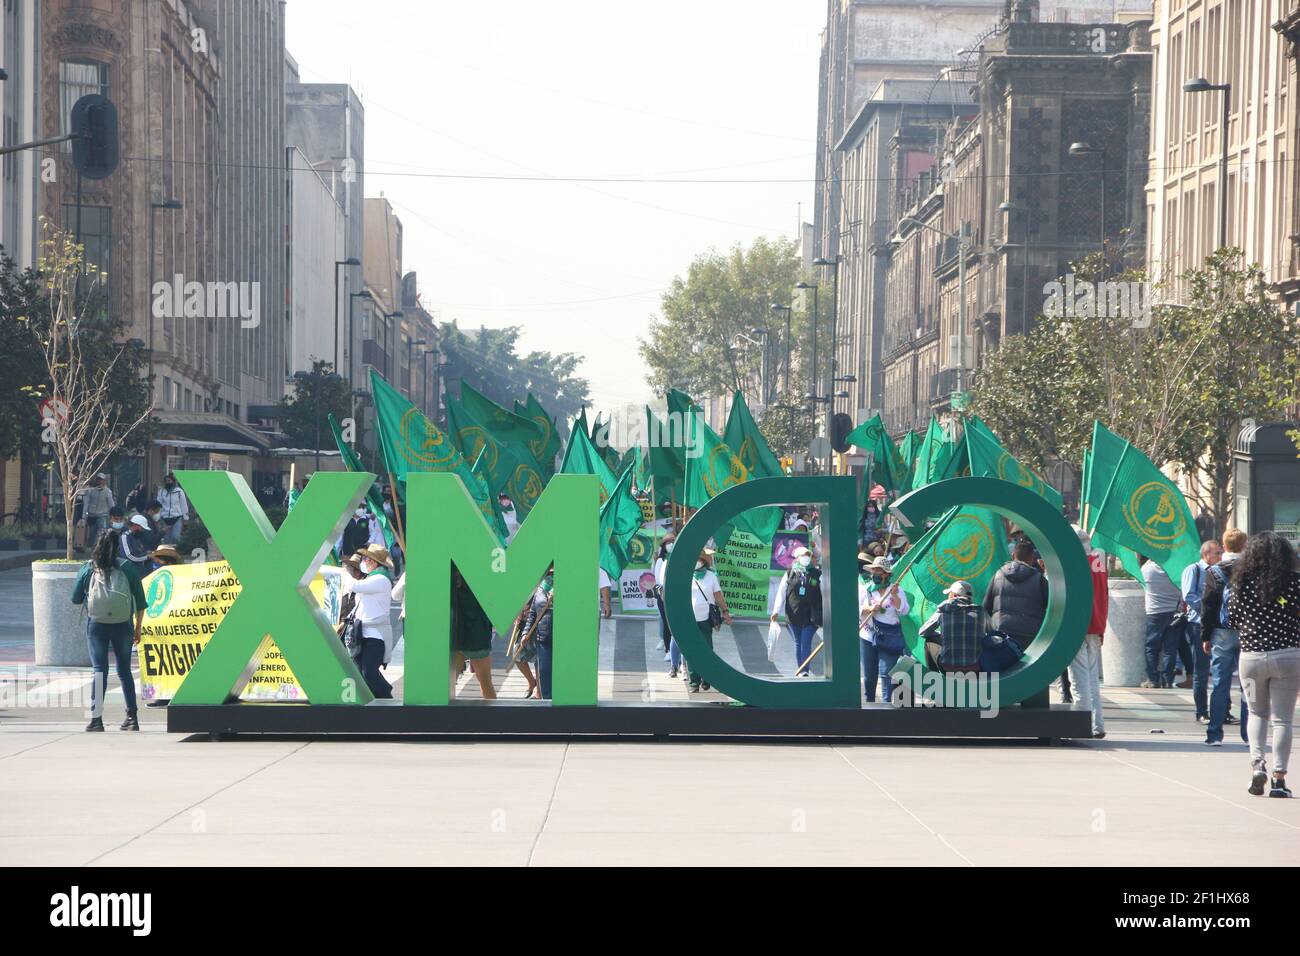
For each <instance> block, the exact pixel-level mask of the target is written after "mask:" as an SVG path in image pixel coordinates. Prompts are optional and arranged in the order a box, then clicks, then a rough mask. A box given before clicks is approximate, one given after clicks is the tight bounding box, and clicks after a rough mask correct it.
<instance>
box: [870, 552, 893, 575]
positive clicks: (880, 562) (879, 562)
mask: <svg viewBox="0 0 1300 956" xmlns="http://www.w3.org/2000/svg"><path fill="white" fill-rule="evenodd" d="M871 570H872V571H884V572H885V573H886V574H893V573H894V565H893V562H891V561H890V560H889V559H888V558H886V557H885V556H884V555H881V556H880V557H878V558H876V559H875V560H874V561H872V562H871Z"/></svg>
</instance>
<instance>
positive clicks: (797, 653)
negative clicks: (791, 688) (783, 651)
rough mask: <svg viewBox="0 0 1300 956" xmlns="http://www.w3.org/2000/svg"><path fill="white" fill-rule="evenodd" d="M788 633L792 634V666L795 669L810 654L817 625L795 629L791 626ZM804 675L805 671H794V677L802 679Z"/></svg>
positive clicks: (803, 625)
mask: <svg viewBox="0 0 1300 956" xmlns="http://www.w3.org/2000/svg"><path fill="white" fill-rule="evenodd" d="M790 632H791V633H792V634H794V666H795V667H796V668H797V667H798V666H799V665H800V664H802V663H803V662H804V661H806V660H807V659H808V657H809V655H811V654H812V649H813V638H814V637H816V636H817V625H815V624H800V625H799V626H797V627H796V626H795V625H793V624H791V625H790ZM806 673H808V671H807V669H805V670H801V671H796V672H795V675H794V676H795V677H802V676H803V675H804V674H806Z"/></svg>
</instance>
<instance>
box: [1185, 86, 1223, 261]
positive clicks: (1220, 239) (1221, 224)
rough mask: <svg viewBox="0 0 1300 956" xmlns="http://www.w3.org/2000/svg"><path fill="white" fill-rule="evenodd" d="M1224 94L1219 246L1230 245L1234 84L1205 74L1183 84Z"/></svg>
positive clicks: (1193, 90) (1189, 88) (1187, 88)
mask: <svg viewBox="0 0 1300 956" xmlns="http://www.w3.org/2000/svg"><path fill="white" fill-rule="evenodd" d="M1211 91H1218V92H1220V93H1222V94H1223V114H1222V119H1221V121H1220V123H1219V145H1220V146H1221V147H1222V148H1221V149H1220V151H1219V248H1220V249H1222V248H1224V247H1225V246H1227V245H1228V114H1229V113H1230V112H1231V110H1232V84H1231V83H1211V82H1210V81H1209V80H1207V79H1206V78H1205V77H1203V76H1199V77H1197V78H1196V79H1194V80H1188V81H1187V82H1186V83H1184V84H1183V92H1184V93H1209V92H1211Z"/></svg>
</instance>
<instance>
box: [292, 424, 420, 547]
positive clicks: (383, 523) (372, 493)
mask: <svg viewBox="0 0 1300 956" xmlns="http://www.w3.org/2000/svg"><path fill="white" fill-rule="evenodd" d="M329 424H330V433H331V434H332V435H333V436H334V444H336V445H337V446H338V448H339V455H340V457H342V459H343V467H344V468H346V469H347V470H348V471H365V470H366V469H365V468H363V467H362V466H361V459H360V458H358V457H357V453H356V452H354V451H353V450H352V449H351V448H350V447H349V446H348V443H347V442H345V441H344V440H343V432H342V430H341V429H340V428H339V423H338V422H336V421H335V420H334V413H333V412H331V413H330V414H329ZM290 507H292V505H291V506H290ZM366 507H367V508H369V509H370V513H371V514H372V515H374V516H375V520H376V521H378V522H379V527H380V529H382V530H383V532H384V547H386V548H388V549H389V550H390V551H391V550H392V547H393V541H394V540H396V536H395V535H394V534H393V529H392V528H391V527H390V526H389V524H388V515H387V514H385V513H384V499H383V496H382V495H380V494H379V492H378V491H376V490H375V486H374V484H373V483H372V484H371V485H370V489H369V490H368V491H367V492H366Z"/></svg>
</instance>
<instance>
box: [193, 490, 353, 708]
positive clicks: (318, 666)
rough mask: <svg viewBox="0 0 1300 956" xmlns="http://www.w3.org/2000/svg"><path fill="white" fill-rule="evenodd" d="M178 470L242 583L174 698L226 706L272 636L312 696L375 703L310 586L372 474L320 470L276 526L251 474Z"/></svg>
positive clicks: (312, 698) (329, 700) (323, 700)
mask: <svg viewBox="0 0 1300 956" xmlns="http://www.w3.org/2000/svg"><path fill="white" fill-rule="evenodd" d="M177 478H178V479H179V480H180V482H181V485H182V486H183V487H184V488H185V492H186V494H188V495H189V496H190V500H192V501H193V502H194V507H195V509H196V510H197V511H198V512H199V513H200V514H201V515H202V516H203V521H204V524H206V525H207V526H208V528H209V530H210V531H211V532H212V537H213V538H214V539H215V540H216V542H217V544H218V545H219V546H220V547H221V550H222V553H224V554H225V556H226V558H227V559H228V560H229V561H230V567H231V570H232V571H234V573H235V576H236V577H238V578H239V582H240V585H241V588H242V589H241V591H240V592H239V596H238V597H237V598H235V601H234V603H233V604H231V605H230V609H229V610H228V611H226V616H225V617H223V618H222V619H221V623H220V624H219V625H218V626H217V630H216V632H215V633H214V634H213V635H212V639H211V640H209V641H208V644H207V646H206V647H204V648H203V652H202V653H201V654H199V656H198V658H197V659H196V660H195V662H194V666H193V668H191V670H190V672H189V674H188V675H186V677H185V680H184V681H183V682H182V683H181V686H180V687H179V688H178V689H177V691H176V697H175V698H174V699H173V700H172V704H173V705H176V706H183V705H185V704H224V703H228V702H230V701H233V700H235V699H236V698H238V697H239V694H240V692H241V691H242V690H243V689H244V685H245V684H246V683H247V682H248V679H249V677H251V676H252V673H253V670H254V667H253V664H252V657H253V654H254V653H255V652H256V650H257V646H258V645H259V644H260V643H261V642H262V638H264V637H265V636H266V635H267V634H270V635H271V637H272V638H274V639H275V643H276V644H277V645H278V646H279V648H280V652H281V653H282V654H283V655H284V659H285V662H286V663H287V664H288V665H289V667H290V669H292V670H293V674H294V676H295V677H296V678H298V683H299V684H301V685H302V688H303V690H304V691H306V693H307V699H308V700H309V701H311V702H312V703H313V704H353V703H355V704H366V703H369V702H370V700H371V699H372V697H371V694H370V691H369V690H368V689H367V688H366V685H365V682H364V681H363V680H362V679H361V674H360V673H359V672H358V671H357V668H356V666H355V665H354V664H353V663H352V660H351V658H349V657H348V655H347V652H346V651H345V650H344V648H343V643H342V641H340V640H339V639H338V636H337V635H336V634H335V633H334V630H333V628H331V627H330V625H329V622H328V621H327V620H326V619H325V614H324V612H323V611H321V609H320V605H319V604H317V603H316V599H315V597H313V595H312V594H311V592H310V591H309V590H308V585H309V584H310V583H311V579H312V578H313V577H315V575H316V569H317V568H319V567H320V564H321V561H323V560H324V559H325V555H326V554H327V553H328V552H329V549H330V546H331V545H332V544H333V542H334V541H336V540H337V539H338V536H339V534H340V533H341V532H342V531H343V526H344V524H346V523H347V518H348V515H349V514H351V512H352V510H353V509H354V508H355V507H356V506H357V505H358V504H359V503H360V502H361V499H362V497H363V496H364V495H365V491H366V489H367V488H369V487H370V484H371V482H372V481H374V475H368V474H365V473H364V472H331V473H322V472H317V473H316V474H315V475H313V476H312V479H311V482H310V483H309V484H308V486H307V489H306V490H305V491H304V492H303V493H302V495H301V496H300V497H299V498H298V501H297V503H296V504H295V505H294V508H293V511H292V512H290V514H289V516H288V517H287V518H285V521H284V524H283V526H282V527H281V528H280V530H279V532H278V533H277V532H276V531H275V529H274V528H272V527H271V522H270V521H268V520H267V518H266V513H265V512H263V511H262V507H261V505H259V504H258V503H257V500H256V499H255V498H254V497H253V493H252V491H250V490H249V487H248V485H247V483H246V482H245V481H244V476H243V475H239V474H231V473H230V472H225V471H182V472H178V473H177Z"/></svg>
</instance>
